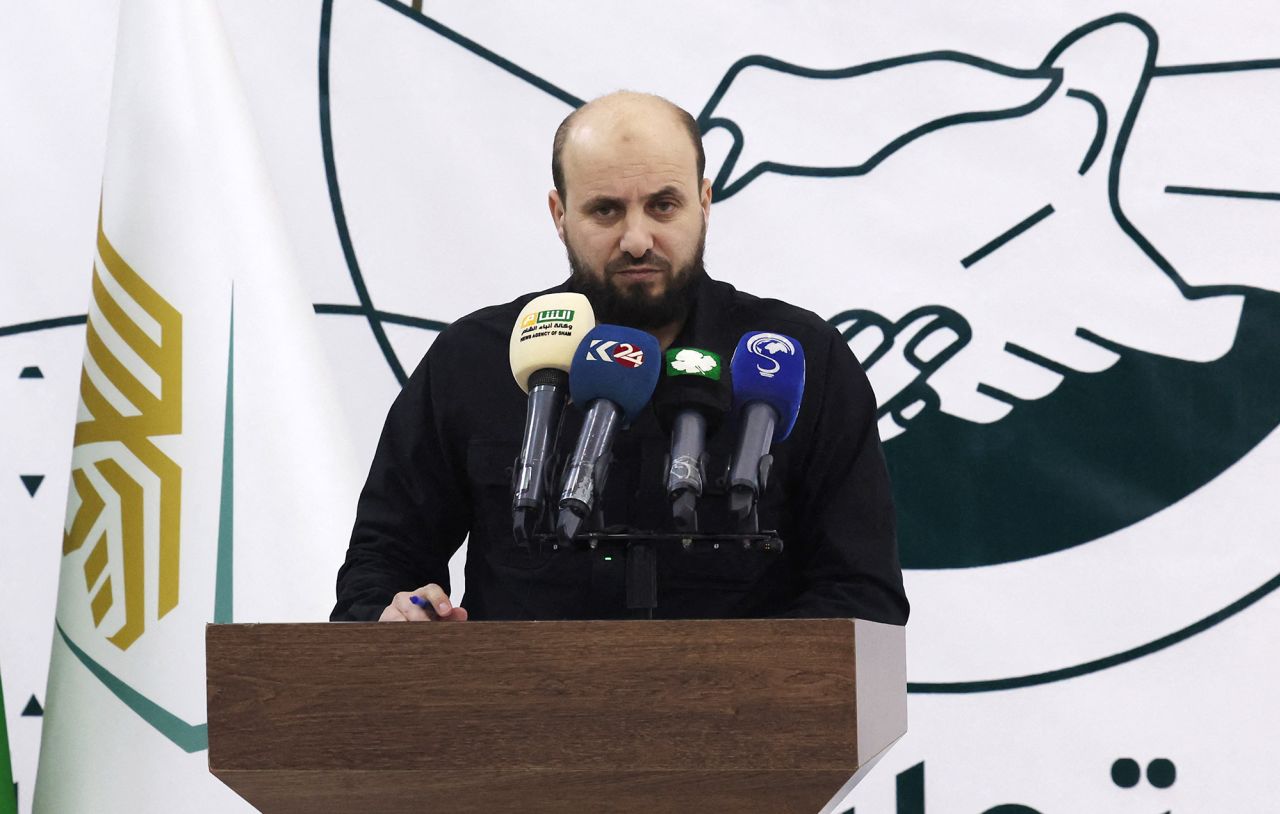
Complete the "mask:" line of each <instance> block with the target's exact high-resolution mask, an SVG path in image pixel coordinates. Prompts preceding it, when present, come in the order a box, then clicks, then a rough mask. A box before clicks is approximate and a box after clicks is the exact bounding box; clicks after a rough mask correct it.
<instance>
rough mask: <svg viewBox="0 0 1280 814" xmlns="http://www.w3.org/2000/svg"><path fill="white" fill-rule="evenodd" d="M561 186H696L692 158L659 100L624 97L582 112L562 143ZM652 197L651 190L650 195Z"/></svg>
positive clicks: (691, 148)
mask: <svg viewBox="0 0 1280 814" xmlns="http://www.w3.org/2000/svg"><path fill="white" fill-rule="evenodd" d="M562 155H563V157H562V161H563V165H564V169H565V176H566V177H565V181H566V184H567V185H568V186H569V187H570V188H573V187H574V186H575V185H576V184H583V185H588V186H596V185H601V184H621V185H628V186H633V185H634V184H635V183H637V182H641V181H645V180H648V181H650V182H656V183H657V185H658V186H659V187H661V186H664V185H667V184H672V183H678V184H679V185H680V186H682V187H683V186H688V185H689V184H695V183H697V181H698V179H696V178H695V177H694V176H695V175H697V153H696V152H695V150H694V146H693V143H692V141H691V140H690V138H689V134H688V132H687V131H686V130H685V129H684V127H683V125H682V124H681V123H680V121H679V119H678V118H677V117H676V114H675V112H674V111H673V110H672V109H671V107H670V106H669V105H667V104H666V103H665V102H662V101H661V100H657V99H650V98H646V97H624V98H622V99H617V100H608V101H607V103H605V104H601V103H599V102H597V103H593V104H592V105H591V106H589V107H588V108H584V109H583V110H582V112H581V115H580V116H579V118H578V119H577V120H576V121H575V122H574V123H573V127H572V129H571V130H570V132H569V134H568V138H567V139H566V141H565V146H564V152H563V154H562ZM655 191H656V190H655Z"/></svg>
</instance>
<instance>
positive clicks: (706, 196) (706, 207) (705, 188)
mask: <svg viewBox="0 0 1280 814" xmlns="http://www.w3.org/2000/svg"><path fill="white" fill-rule="evenodd" d="M698 205H699V206H701V207H702V222H703V223H707V222H709V221H710V220H711V179H710V178H703V179H702V192H701V194H700V195H698Z"/></svg>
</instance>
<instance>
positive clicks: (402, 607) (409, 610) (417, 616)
mask: <svg viewBox="0 0 1280 814" xmlns="http://www.w3.org/2000/svg"><path fill="white" fill-rule="evenodd" d="M413 596H414V595H413V594H411V593H409V592H408V591H401V592H400V593H398V594H396V595H395V597H394V598H393V599H392V600H391V607H392V608H394V609H395V610H397V611H399V612H400V613H401V614H403V615H404V618H405V620H406V621H409V622H428V621H430V620H431V619H432V618H433V617H432V616H431V614H429V613H427V611H426V609H424V608H420V607H418V606H417V605H415V604H413V601H412V599H413Z"/></svg>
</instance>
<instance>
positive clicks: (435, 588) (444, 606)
mask: <svg viewBox="0 0 1280 814" xmlns="http://www.w3.org/2000/svg"><path fill="white" fill-rule="evenodd" d="M413 593H414V596H417V597H418V598H419V599H420V600H422V602H423V603H425V605H426V607H425V608H424V610H426V609H430V610H431V611H432V612H434V613H435V615H436V616H438V617H440V618H441V619H448V618H449V616H450V614H452V613H453V605H452V604H451V603H450V602H449V595H448V594H447V593H445V592H444V588H441V587H440V586H439V585H436V584H435V583H434V582H433V583H431V584H430V585H423V586H422V587H421V588H419V589H418V590H416V591H414V592H413Z"/></svg>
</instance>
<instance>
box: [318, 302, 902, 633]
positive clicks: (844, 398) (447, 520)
mask: <svg viewBox="0 0 1280 814" xmlns="http://www.w3.org/2000/svg"><path fill="white" fill-rule="evenodd" d="M696 286H697V287H696V290H695V293H694V303H693V306H692V309H691V311H690V313H689V316H688V319H687V320H686V323H685V327H684V329H683V330H682V332H681V334H680V336H679V337H677V339H676V341H675V343H674V344H675V346H691V347H699V348H705V349H708V350H712V351H715V352H717V353H719V354H721V355H722V356H723V357H724V358H725V359H726V361H727V360H728V358H729V356H730V354H731V353H732V351H733V349H734V347H735V346H736V345H737V343H738V340H739V339H740V338H741V336H742V335H743V334H744V333H746V332H748V331H774V332H777V333H782V334H786V335H788V336H791V337H793V338H795V339H797V340H798V341H799V343H800V345H801V347H802V348H803V349H804V354H805V362H806V377H805V389H804V397H803V401H802V403H801V407H800V412H799V416H798V418H797V420H796V424H795V427H794V429H793V430H792V433H791V435H790V436H789V437H788V438H787V439H786V440H785V441H783V442H781V443H778V444H775V445H774V446H773V449H772V453H773V456H774V466H773V470H772V474H771V476H770V481H769V485H768V488H767V489H766V491H765V494H764V495H763V496H762V497H761V501H760V527H761V528H762V529H776V530H777V531H778V533H779V536H780V537H781V538H782V539H783V541H784V542H785V548H784V550H783V551H782V552H781V553H764V552H754V551H753V552H748V551H740V550H728V549H729V548H730V547H728V546H726V547H723V549H722V550H712V549H709V548H704V547H695V548H694V549H692V550H689V551H685V550H682V549H680V548H679V547H674V548H668V547H659V548H658V549H657V551H658V607H657V610H656V611H655V613H654V615H655V617H657V618H732V617H762V616H804V617H851V616H852V617H858V618H862V619H869V620H873V621H880V622H889V623H892V624H905V623H906V620H907V614H908V611H909V606H908V603H907V598H906V595H905V593H904V592H903V587H902V572H901V568H900V566H899V561H898V549H897V541H896V538H895V530H894V514H893V502H892V497H891V494H890V490H889V479H888V473H887V471H886V469H885V463H884V455H883V452H882V450H881V447H880V437H879V433H878V432H877V430H876V401H875V396H874V395H873V394H872V392H871V386H870V384H869V383H868V382H867V378H866V375H865V374H864V373H863V371H862V368H861V366H860V365H859V364H858V361H857V359H856V358H855V357H854V355H853V353H852V351H851V350H850V349H849V346H848V344H847V343H846V342H845V341H844V339H843V338H842V337H841V336H840V334H839V333H838V332H837V331H836V330H835V328H833V327H832V326H831V325H829V324H828V323H826V322H825V321H824V320H822V319H821V318H820V317H818V316H817V315H816V314H813V313H812V312H809V311H805V310H803V309H800V308H796V307H794V306H791V305H788V304H786V303H783V302H780V301H778V300H771V299H760V298H757V297H754V296H751V295H750V294H746V293H743V292H740V291H737V290H736V289H734V288H733V286H731V285H728V284H727V283H723V282H718V281H714V280H710V279H706V278H704V279H703V280H702V281H701V282H700V283H697V284H696ZM552 290H560V291H563V290H568V288H567V284H566V285H561V286H559V287H558V288H556V289H552ZM543 293H545V292H543ZM535 296H537V295H536V294H526V295H524V296H522V297H520V298H518V299H516V300H514V301H512V302H509V303H506V304H505V305H496V306H492V307H489V308H484V309H481V310H480V311H476V312H475V313H473V314H470V315H468V316H465V317H463V318H461V319H459V320H458V321H457V322H454V323H453V324H452V325H450V326H449V327H448V328H447V329H446V330H445V331H443V332H442V333H441V334H440V335H439V336H438V337H437V338H436V340H435V342H434V343H433V344H432V346H431V348H430V349H429V350H428V352H427V354H426V356H425V357H424V358H423V360H422V362H421V364H419V366H418V368H417V370H415V371H414V373H413V375H412V376H410V378H409V380H408V382H407V383H406V384H405V386H404V389H403V390H402V391H401V393H400V395H399V396H398V397H397V398H396V400H395V402H394V403H393V404H392V406H391V410H390V412H389V414H388V415H387V422H386V425H385V427H384V428H383V431H382V437H381V439H380V441H379V442H378V448H377V452H376V453H375V454H374V458H373V464H372V466H371V467H370V470H369V478H368V481H367V482H366V484H365V487H364V491H363V492H362V493H361V495H360V501H359V504H358V507H357V510H356V522H355V528H354V530H353V531H352V534H351V545H350V547H349V549H348V551H347V558H346V562H345V563H344V564H343V566H342V568H341V569H340V570H339V572H338V586H337V587H338V602H337V605H336V606H335V608H334V610H333V613H332V616H331V618H332V619H333V620H335V621H339V620H373V619H377V618H378V616H379V615H380V614H381V612H382V610H383V609H384V608H385V607H386V606H387V605H388V604H389V603H390V602H391V599H392V597H393V595H394V594H395V593H397V592H399V591H412V590H414V589H416V588H418V587H420V586H422V585H425V584H427V583H431V582H434V583H437V584H439V585H441V586H442V587H444V589H445V590H446V591H448V590H449V568H448V563H449V558H450V557H451V556H452V555H453V553H454V552H455V551H457V549H458V547H459V546H460V545H461V544H462V542H463V540H464V538H467V535H468V534H470V540H469V544H468V550H467V561H466V566H465V575H466V595H465V596H464V597H463V599H462V602H461V603H460V604H461V605H462V606H463V607H465V608H466V609H467V611H468V614H469V618H471V619H476V620H484V619H600V618H621V617H625V616H626V615H628V614H627V612H626V610H625V601H624V590H623V585H624V579H623V577H624V569H623V562H622V558H621V557H618V556H615V555H614V553H610V551H608V550H606V549H601V550H598V551H595V552H588V551H585V550H581V549H575V548H570V547H563V546H562V547H560V548H559V549H558V550H552V548H551V547H550V546H542V547H541V550H539V551H536V552H535V551H531V550H525V549H521V548H519V547H518V546H517V545H516V544H515V542H514V539H513V534H512V524H511V469H512V465H513V463H514V461H515V459H516V456H517V453H518V452H519V448H520V441H521V435H522V432H523V429H524V414H525V408H526V402H527V398H526V396H525V394H524V393H523V391H521V389H520V388H519V386H518V385H517V384H516V382H515V380H514V379H513V377H512V375H511V368H510V364H509V361H508V343H509V340H510V336H511V329H512V326H513V325H514V324H515V321H516V319H517V318H518V317H519V315H520V313H521V311H522V309H523V307H524V305H525V304H526V303H528V302H529V300H531V299H532V298H533V297H535ZM582 419H583V412H582V410H581V409H580V408H579V407H577V406H575V405H573V404H569V405H567V406H566V408H565V414H564V421H563V425H562V427H561V431H560V436H559V442H558V449H559V451H560V457H561V460H563V459H564V458H565V457H567V455H568V453H569V451H571V450H572V448H573V444H574V442H575V441H576V439H577V436H578V431H579V429H580V428H581V425H582ZM733 430H734V427H733V425H732V422H726V425H725V426H724V427H722V428H721V429H720V430H719V432H717V433H716V434H714V435H713V436H712V437H711V438H709V439H708V444H707V446H708V451H709V455H710V460H709V466H708V476H709V478H708V479H709V480H712V481H714V476H713V474H712V473H716V472H723V470H724V469H725V467H726V465H727V462H728V460H729V457H730V453H731V450H732V447H733V443H734V432H733ZM669 446H670V440H669V438H668V437H667V436H666V435H664V434H663V433H662V431H661V430H660V429H659V427H658V422H657V419H656V417H655V416H654V414H653V411H652V409H651V408H646V410H645V412H644V413H643V414H642V416H641V417H640V418H639V419H638V420H637V421H636V422H635V423H634V424H633V425H632V426H631V427H630V428H628V429H625V430H623V431H622V432H620V433H619V435H618V436H617V438H616V440H615V441H614V445H613V455H614V457H613V462H612V464H611V466H610V468H609V473H608V479H607V482H606V485H605V489H604V494H603V496H602V498H601V500H602V508H603V513H604V518H605V522H606V523H607V524H609V525H610V526H613V525H615V524H619V525H624V526H627V527H630V528H633V529H644V530H650V531H652V530H670V529H671V528H672V521H671V510H670V504H669V502H668V500H667V497H666V491H665V475H666V472H665V469H664V461H665V458H666V456H667V454H668V452H669ZM716 491H717V489H716V487H715V485H714V484H709V485H708V487H707V494H705V495H704V497H703V499H702V500H701V501H700V503H699V523H700V528H701V530H702V531H704V532H706V531H711V532H717V531H729V530H731V526H730V525H729V522H728V514H727V511H726V507H725V500H724V497H723V494H722V493H721V494H716ZM555 496H556V494H555V493H554V491H553V494H552V495H551V498H552V499H554V498H555Z"/></svg>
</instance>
